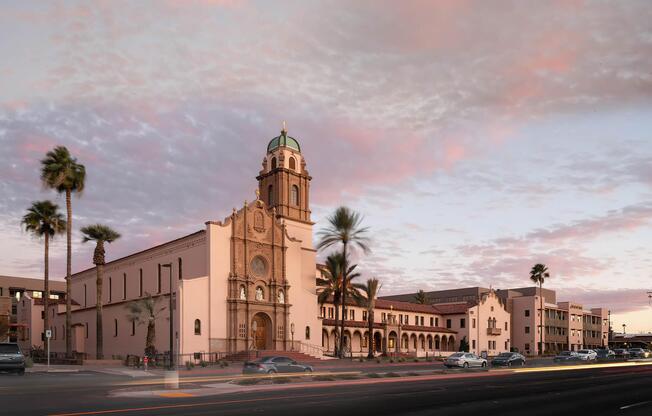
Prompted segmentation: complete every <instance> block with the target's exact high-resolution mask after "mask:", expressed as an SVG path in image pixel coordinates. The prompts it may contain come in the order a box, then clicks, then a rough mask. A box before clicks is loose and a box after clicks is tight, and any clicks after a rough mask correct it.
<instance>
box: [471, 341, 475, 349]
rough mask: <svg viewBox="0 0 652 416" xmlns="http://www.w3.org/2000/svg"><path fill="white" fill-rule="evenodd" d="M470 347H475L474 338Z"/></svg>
mask: <svg viewBox="0 0 652 416" xmlns="http://www.w3.org/2000/svg"><path fill="white" fill-rule="evenodd" d="M471 348H473V349H475V340H474V339H473V340H471Z"/></svg>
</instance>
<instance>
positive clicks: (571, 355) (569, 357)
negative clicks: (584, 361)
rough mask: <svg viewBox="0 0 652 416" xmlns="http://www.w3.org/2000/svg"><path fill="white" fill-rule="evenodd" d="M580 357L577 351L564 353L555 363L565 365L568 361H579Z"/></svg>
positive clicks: (557, 356) (556, 358)
mask: <svg viewBox="0 0 652 416" xmlns="http://www.w3.org/2000/svg"><path fill="white" fill-rule="evenodd" d="M579 360H580V357H579V356H578V355H577V353H576V352H575V351H562V352H560V353H559V354H557V355H556V356H555V358H554V360H553V361H555V362H556V363H563V362H568V361H579Z"/></svg>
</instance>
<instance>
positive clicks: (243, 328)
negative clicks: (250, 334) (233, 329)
mask: <svg viewBox="0 0 652 416" xmlns="http://www.w3.org/2000/svg"><path fill="white" fill-rule="evenodd" d="M238 337H240V338H246V337H247V324H238Z"/></svg>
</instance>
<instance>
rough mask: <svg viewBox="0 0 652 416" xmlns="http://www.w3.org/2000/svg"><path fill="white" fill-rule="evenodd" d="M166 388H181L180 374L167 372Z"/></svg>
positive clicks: (171, 371)
mask: <svg viewBox="0 0 652 416" xmlns="http://www.w3.org/2000/svg"><path fill="white" fill-rule="evenodd" d="M165 388H166V389H178V388H179V373H178V372H177V371H173V370H170V371H166V372H165Z"/></svg>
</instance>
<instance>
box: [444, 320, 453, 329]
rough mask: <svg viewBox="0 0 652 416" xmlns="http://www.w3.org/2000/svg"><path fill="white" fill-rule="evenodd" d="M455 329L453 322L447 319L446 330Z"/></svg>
mask: <svg viewBox="0 0 652 416" xmlns="http://www.w3.org/2000/svg"><path fill="white" fill-rule="evenodd" d="M452 327H453V321H452V320H451V319H446V328H449V329H450V328H452Z"/></svg>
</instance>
